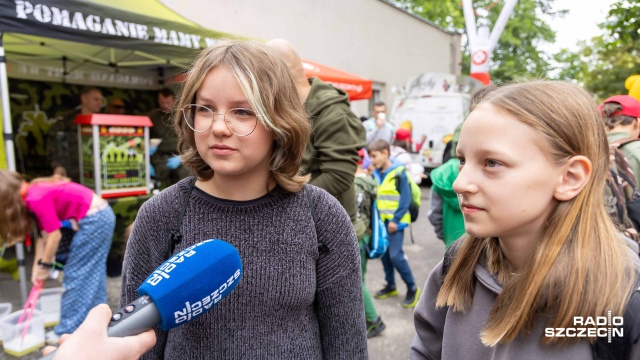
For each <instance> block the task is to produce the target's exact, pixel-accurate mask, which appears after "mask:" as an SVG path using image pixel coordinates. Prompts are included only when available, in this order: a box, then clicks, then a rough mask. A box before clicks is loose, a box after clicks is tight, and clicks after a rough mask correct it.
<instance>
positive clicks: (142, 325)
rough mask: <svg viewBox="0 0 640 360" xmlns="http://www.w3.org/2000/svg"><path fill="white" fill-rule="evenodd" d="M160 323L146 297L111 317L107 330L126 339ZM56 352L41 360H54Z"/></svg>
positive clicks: (111, 334) (157, 314)
mask: <svg viewBox="0 0 640 360" xmlns="http://www.w3.org/2000/svg"><path fill="white" fill-rule="evenodd" d="M125 320H126V321H125ZM160 321H161V318H160V312H159V311H158V308H157V307H156V304H154V303H153V301H151V299H149V297H148V296H146V295H144V296H142V297H139V298H138V299H136V300H134V301H133V302H131V303H129V304H128V305H127V306H125V307H123V308H122V309H120V310H118V311H117V312H116V313H114V314H113V315H112V316H111V322H109V327H108V328H107V336H109V337H125V336H134V335H138V334H140V333H143V332H145V331H147V330H149V329H153V328H154V327H155V326H156V325H158V324H159V323H160ZM87 346H90V345H87ZM56 351H57V350H54V351H52V352H50V353H49V354H47V355H46V356H43V357H41V358H40V360H53V357H54V356H55V353H56Z"/></svg>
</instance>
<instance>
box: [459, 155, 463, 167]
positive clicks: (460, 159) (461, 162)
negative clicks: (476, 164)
mask: <svg viewBox="0 0 640 360" xmlns="http://www.w3.org/2000/svg"><path fill="white" fill-rule="evenodd" d="M458 160H459V161H460V166H462V165H464V158H460V157H459V158H458Z"/></svg>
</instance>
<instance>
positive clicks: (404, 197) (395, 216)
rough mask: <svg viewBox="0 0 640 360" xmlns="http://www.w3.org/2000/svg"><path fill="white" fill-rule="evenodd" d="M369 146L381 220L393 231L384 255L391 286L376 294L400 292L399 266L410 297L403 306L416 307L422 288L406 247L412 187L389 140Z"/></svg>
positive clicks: (382, 297)
mask: <svg viewBox="0 0 640 360" xmlns="http://www.w3.org/2000/svg"><path fill="white" fill-rule="evenodd" d="M367 149H368V150H369V156H370V157H371V163H372V164H373V166H374V167H375V170H374V172H373V177H374V178H375V179H376V181H377V182H378V194H377V199H376V205H377V207H378V212H379V214H380V219H382V221H384V223H385V224H386V225H387V231H388V233H389V236H388V240H389V248H388V249H387V252H386V253H385V254H384V255H382V265H383V266H384V273H385V279H386V281H387V285H386V286H385V287H384V288H383V289H382V290H380V291H378V292H377V293H376V294H375V297H376V298H378V299H385V298H388V297H390V296H397V295H398V290H397V289H396V284H395V272H394V269H395V270H397V271H398V272H399V273H400V277H402V280H403V281H404V282H405V283H406V285H407V296H406V297H405V299H404V301H403V303H402V306H404V307H406V308H413V307H415V306H416V302H417V301H418V297H419V296H420V289H419V288H418V287H417V286H416V283H415V281H414V279H413V274H412V272H411V268H410V267H409V262H408V261H407V259H406V258H405V256H404V252H403V250H402V244H403V242H404V229H405V228H406V227H407V226H409V224H410V223H411V215H410V214H409V211H408V210H409V206H410V204H411V186H410V185H409V180H408V178H407V173H406V171H405V167H404V164H402V163H401V162H399V161H397V160H395V159H393V160H392V159H390V158H389V153H390V145H389V143H388V142H387V141H385V140H375V141H373V142H371V144H369V146H368V148H367ZM396 174H399V175H400V176H399V179H400V184H396ZM398 189H400V191H398Z"/></svg>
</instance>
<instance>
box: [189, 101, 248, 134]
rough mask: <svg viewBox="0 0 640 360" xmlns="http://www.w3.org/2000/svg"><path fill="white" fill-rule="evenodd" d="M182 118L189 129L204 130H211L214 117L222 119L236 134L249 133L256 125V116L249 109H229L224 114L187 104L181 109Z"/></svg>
mask: <svg viewBox="0 0 640 360" xmlns="http://www.w3.org/2000/svg"><path fill="white" fill-rule="evenodd" d="M182 112H183V115H184V119H185V121H186V122H187V125H189V127H190V128H191V130H193V131H195V132H206V131H209V130H211V127H212V126H213V121H214V120H215V119H220V118H223V119H224V124H225V126H226V127H227V129H229V131H230V132H232V133H233V134H235V135H237V136H247V135H250V134H251V133H252V132H253V130H255V128H256V125H257V120H258V118H257V116H256V114H255V112H253V111H252V110H250V109H242V108H237V109H229V110H227V112H225V113H224V114H217V113H214V112H213V110H211V109H209V108H208V107H206V106H202V105H195V104H191V105H187V106H185V107H184V108H183V109H182Z"/></svg>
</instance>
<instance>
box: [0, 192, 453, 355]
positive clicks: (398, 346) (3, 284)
mask: <svg viewBox="0 0 640 360" xmlns="http://www.w3.org/2000/svg"><path fill="white" fill-rule="evenodd" d="M422 192H423V196H422V206H421V209H420V218H419V220H418V221H416V222H415V223H413V225H412V227H413V233H414V239H415V243H412V242H411V237H410V235H409V234H408V232H407V234H406V236H405V245H404V251H405V254H406V255H407V257H408V258H409V264H410V265H411V269H412V271H413V275H414V277H415V279H416V282H417V283H418V284H419V285H420V287H422V285H423V284H424V282H425V281H426V279H427V276H428V275H429V272H430V271H431V269H432V268H433V267H434V266H435V264H437V263H438V261H440V259H441V258H442V255H443V254H444V244H443V242H442V241H439V240H438V239H437V238H436V237H435V234H434V232H433V227H432V226H431V224H429V221H428V220H427V217H426V216H427V208H428V202H429V199H428V193H429V189H428V188H424V187H423V188H422ZM5 257H6V258H11V257H15V255H13V252H11V250H8V251H7V254H6V255H5ZM26 260H27V263H28V264H27V269H28V271H27V274H30V269H31V262H32V261H33V256H32V253H27V259H26ZM366 282H367V287H368V288H369V290H370V291H371V292H372V293H373V292H375V291H377V290H379V289H380V288H382V287H383V286H384V284H385V281H384V272H383V270H382V263H381V262H380V260H373V261H370V262H369V265H368V269H367V275H366ZM396 283H397V284H398V287H399V288H398V290H399V292H400V295H399V296H398V297H396V298H390V299H385V300H377V299H375V300H374V301H375V305H376V308H377V309H378V312H379V313H380V315H381V316H382V319H383V321H384V322H385V323H386V325H387V329H386V330H385V331H384V332H383V333H382V334H380V335H379V336H378V337H375V338H372V339H369V358H370V359H371V360H396V359H407V358H408V357H409V345H410V344H411V340H412V338H413V335H414V332H415V331H414V327H413V311H412V310H409V309H405V308H403V307H402V306H401V302H402V299H403V298H404V295H405V293H406V287H405V286H404V283H403V282H402V280H401V279H400V277H399V275H397V278H396ZM56 286H60V284H59V283H57V282H56V281H54V280H52V281H49V282H47V287H56ZM108 290H109V305H110V306H111V308H112V309H114V310H117V307H118V302H119V296H120V278H119V277H116V278H108ZM2 302H11V303H12V304H13V309H14V311H15V310H17V309H19V308H21V307H22V304H21V299H20V290H19V285H18V283H17V282H15V281H12V280H11V279H10V278H9V277H8V276H7V275H6V274H4V273H0V303H2ZM39 357H40V353H35V352H34V353H31V354H29V355H26V356H23V357H21V358H16V357H13V356H10V355H8V354H6V353H5V352H4V351H0V360H4V359H7V360H14V359H21V360H31V359H38V358H39Z"/></svg>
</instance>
